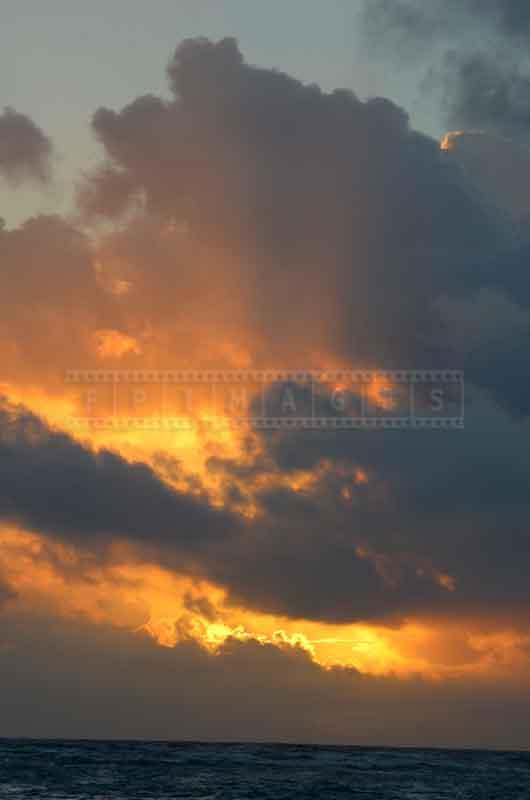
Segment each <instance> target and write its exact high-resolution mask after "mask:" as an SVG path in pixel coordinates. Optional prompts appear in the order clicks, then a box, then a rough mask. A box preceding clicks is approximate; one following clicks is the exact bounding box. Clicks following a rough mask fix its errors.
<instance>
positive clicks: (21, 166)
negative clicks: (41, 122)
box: [0, 108, 52, 183]
mask: <svg viewBox="0 0 530 800" xmlns="http://www.w3.org/2000/svg"><path fill="white" fill-rule="evenodd" d="M51 155H52V145H51V142H50V140H49V139H48V137H47V136H46V135H45V134H44V133H43V132H42V131H41V129H40V128H39V127H38V126H37V125H36V124H35V123H34V122H33V120H31V119H30V118H29V117H27V116H26V115H25V114H20V113H19V112H17V111H15V110H14V109H13V108H5V109H4V111H3V113H2V114H0V175H1V176H3V177H4V178H6V179H7V180H8V181H10V182H13V183H18V182H19V181H23V180H36V181H40V182H42V183H44V182H46V181H48V180H49V179H50V171H51Z"/></svg>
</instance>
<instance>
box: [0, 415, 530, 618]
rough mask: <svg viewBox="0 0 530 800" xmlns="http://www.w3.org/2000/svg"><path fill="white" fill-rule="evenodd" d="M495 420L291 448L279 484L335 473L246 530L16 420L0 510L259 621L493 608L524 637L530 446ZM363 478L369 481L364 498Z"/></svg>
mask: <svg viewBox="0 0 530 800" xmlns="http://www.w3.org/2000/svg"><path fill="white" fill-rule="evenodd" d="M491 418H492V417H491V416H488V414H486V415H485V420H486V421H487V423H486V424H490V422H491ZM493 419H495V416H493ZM496 419H497V425H500V426H501V427H500V429H498V430H495V431H489V432H488V431H487V432H486V434H489V437H488V435H485V433H484V431H482V430H480V431H478V432H476V433H474V434H473V433H470V434H469V436H468V438H467V439H464V438H463V434H456V436H454V437H453V436H451V434H439V436H438V439H436V437H434V439H433V437H432V436H429V435H428V434H427V435H425V434H423V435H422V434H418V435H417V436H416V435H414V434H410V433H409V434H406V435H404V436H403V439H402V440H401V441H400V442H399V443H398V442H396V441H391V440H390V439H389V438H387V437H384V436H378V435H377V434H374V435H373V436H370V435H368V436H367V437H366V438H363V437H362V436H361V437H359V438H356V439H352V438H349V437H347V436H346V437H335V436H333V435H331V434H330V435H329V436H322V437H319V436H318V435H317V436H313V437H309V438H304V439H298V438H296V437H294V438H287V437H280V438H279V439H278V440H274V442H275V443H274V442H273V443H272V445H273V446H271V449H270V454H272V455H273V457H274V463H275V464H276V465H277V467H276V468H277V469H279V470H280V472H281V474H283V475H284V476H286V477H288V476H289V473H290V472H291V471H292V470H293V469H301V468H304V469H313V468H315V467H317V466H318V465H319V463H321V462H322V460H323V459H324V460H326V461H327V462H328V463H329V464H331V468H330V469H329V471H328V472H327V473H326V474H325V475H324V476H323V477H322V479H321V480H319V481H318V482H317V483H316V485H315V486H314V487H313V488H311V489H308V490H306V491H302V492H300V491H294V490H293V489H290V488H268V489H262V490H258V491H257V493H256V501H257V503H258V506H259V508H260V509H261V512H262V513H261V514H260V515H259V516H258V517H257V518H255V519H253V520H246V521H243V518H242V517H240V516H239V515H238V514H236V513H233V512H231V511H229V510H224V511H221V510H219V509H215V508H214V507H212V506H211V505H210V503H209V500H208V496H207V495H206V493H204V494H203V496H202V497H200V496H199V497H192V496H189V495H186V494H182V493H180V492H176V491H174V490H172V489H171V488H169V487H168V486H167V485H166V484H164V483H163V482H162V481H161V480H160V479H159V478H158V477H157V476H156V475H155V474H154V473H153V472H152V471H151V470H150V469H149V468H148V467H146V466H145V465H142V464H129V463H127V462H125V461H124V460H122V459H121V458H120V457H119V456H117V455H115V454H113V453H110V452H107V451H100V452H99V453H98V454H94V453H92V452H90V451H88V450H86V449H85V448H83V447H82V446H81V445H79V444H76V443H75V442H73V441H72V440H71V439H70V438H69V437H68V436H66V435H65V434H60V433H55V432H53V431H50V430H48V429H47V428H46V427H45V426H44V425H43V424H42V423H41V422H40V421H39V420H37V419H36V418H35V417H33V416H31V415H29V414H27V413H24V412H23V411H21V410H20V409H18V410H17V409H13V408H10V407H5V408H4V409H3V411H2V415H1V420H0V422H1V437H0V478H1V480H0V512H1V517H2V519H3V520H4V521H7V522H9V521H16V522H17V523H19V524H22V525H23V526H24V527H26V528H28V529H30V530H35V531H38V532H40V533H41V534H45V535H48V536H51V537H52V538H57V537H59V538H61V539H63V540H65V541H67V542H70V543H74V544H77V545H80V546H81V547H82V548H83V549H85V550H87V551H88V552H92V553H94V554H95V555H96V556H97V557H99V558H109V557H111V556H110V552H109V545H110V543H111V542H113V541H115V540H117V539H122V540H126V541H129V542H131V543H132V544H133V545H135V546H136V548H137V551H138V556H139V557H144V558H148V559H150V560H154V561H156V562H158V563H160V564H162V565H163V566H166V567H168V568H170V569H173V570H176V571H178V572H181V573H185V574H191V575H195V576H199V577H201V576H202V577H207V578H210V579H211V580H213V581H215V582H218V583H220V584H221V585H223V586H224V587H226V589H227V590H228V593H229V598H230V599H231V600H232V601H233V602H236V603H241V604H244V605H246V606H247V607H253V608H255V609H257V610H260V611H266V612H275V613H279V614H286V615H288V616H292V617H302V618H309V619H319V620H326V621H335V622H350V621H376V622H377V621H378V622H383V623H385V622H386V623H390V624H395V623H398V622H400V621H402V620H403V619H405V618H407V617H411V616H412V617H415V618H418V617H420V618H421V617H426V618H431V617H433V616H438V617H442V618H443V617H446V618H454V617H455V615H460V616H461V617H462V618H465V617H467V618H470V619H471V618H474V619H477V618H481V617H482V615H483V613H484V608H485V607H487V606H488V604H489V605H491V606H492V609H491V617H492V619H491V624H492V625H496V624H497V622H498V621H499V620H500V621H502V620H504V622H505V623H506V621H507V620H509V621H510V625H522V626H523V627H524V626H525V625H527V624H528V610H527V603H526V581H527V573H528V569H529V568H530V563H529V562H528V558H527V555H526V554H527V547H526V529H525V519H526V518H527V516H528V512H529V510H530V509H528V477H527V476H528V472H529V470H530V463H528V457H527V451H528V447H527V441H526V438H525V437H523V436H520V435H518V434H517V433H514V429H513V428H511V427H510V426H511V425H513V423H506V421H503V418H502V416H501V415H498V416H497V418H496ZM503 425H504V426H505V427H504V428H503V427H502V426H503ZM459 437H460V438H459ZM356 466H357V467H360V468H362V469H363V470H364V471H365V474H366V475H367V482H366V483H362V484H361V485H358V486H356V485H355V482H354V481H353V479H352V473H353V470H354V468H355V467H356ZM215 468H216V469H217V470H218V472H219V474H221V475H223V472H224V479H225V482H226V485H227V486H230V482H231V480H233V478H234V476H237V477H239V478H241V477H243V478H245V477H248V476H241V473H240V471H239V474H238V467H237V464H236V465H234V466H232V464H231V463H230V462H224V463H222V462H217V464H216V465H215ZM274 468H275V467H274V464H271V463H270V461H269V463H266V462H265V461H263V462H262V463H261V464H260V462H259V460H258V462H257V463H256V465H255V467H254V474H255V475H257V476H259V477H263V478H265V479H266V478H267V477H268V476H270V475H272V474H273V470H274ZM287 487H288V484H287ZM344 488H348V489H349V490H350V496H349V499H348V500H347V501H346V500H345V499H344V496H343V493H342V490H343V489H344ZM279 565H280V566H281V568H279Z"/></svg>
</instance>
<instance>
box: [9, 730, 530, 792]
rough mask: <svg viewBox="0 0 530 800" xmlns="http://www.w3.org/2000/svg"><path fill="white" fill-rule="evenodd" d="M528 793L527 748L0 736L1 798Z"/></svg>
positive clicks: (529, 754)
mask: <svg viewBox="0 0 530 800" xmlns="http://www.w3.org/2000/svg"><path fill="white" fill-rule="evenodd" d="M350 797H351V798H370V800H425V798H428V800H434V798H435V799H436V800H515V798H517V799H518V800H519V798H520V799H521V800H523V798H524V800H529V799H530V753H508V752H504V753H494V752H479V751H457V750H455V751H451V750H393V749H375V748H357V747H317V746H305V745H249V744H221V745H218V744H200V743H182V744H181V743H164V742H156V743H152V742H149V743H148V742H79V741H76V742H74V741H34V740H27V739H25V740H15V739H3V740H2V739H0V798H2V799H3V798H11V800H22V799H24V800H25V799H26V798H46V800H54V799H55V798H57V799H58V798H61V800H96V799H97V800H118V799H119V800H140V798H156V800H165V799H166V798H196V799H197V800H199V798H200V799H201V800H221V798H230V799H231V800H232V799H233V800H246V799H247V798H253V799H254V798H267V799H268V798H271V800H281V798H318V800H326V799H327V798H329V799H330V800H331V798H350Z"/></svg>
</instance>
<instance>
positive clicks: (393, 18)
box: [361, 0, 530, 141]
mask: <svg viewBox="0 0 530 800" xmlns="http://www.w3.org/2000/svg"><path fill="white" fill-rule="evenodd" d="M361 19H362V22H363V31H364V35H365V36H366V37H367V38H368V41H369V42H372V43H375V45H376V47H377V51H378V53H380V55H381V57H383V58H385V59H386V58H390V59H391V60H392V59H394V60H397V61H401V62H402V63H405V62H407V61H408V62H409V63H412V62H413V61H414V60H415V61H416V62H419V63H420V64H423V67H424V76H425V77H424V82H423V83H424V87H425V86H427V87H428V90H429V92H432V91H433V90H436V89H437V88H441V90H442V95H441V100H442V102H443V106H444V111H445V115H446V121H447V124H448V125H449V127H456V128H462V127H464V128H481V129H484V130H487V131H491V132H495V133H501V134H504V135H509V136H513V137H516V138H519V139H520V140H524V141H528V140H529V134H530V131H529V124H530V68H529V64H528V59H527V49H528V42H529V38H530V7H529V5H528V3H526V2H522V1H521V0H512V1H510V0H484V1H483V0H462V1H461V2H452V1H450V2H447V0H429V2H421V3H420V2H418V0H405V1H403V0H400V2H390V1H389V0H375V2H372V0H370V1H369V2H367V3H365V5H364V8H363V13H362V16H361Z"/></svg>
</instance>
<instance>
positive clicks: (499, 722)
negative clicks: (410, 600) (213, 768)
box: [0, 612, 529, 768]
mask: <svg viewBox="0 0 530 800" xmlns="http://www.w3.org/2000/svg"><path fill="white" fill-rule="evenodd" d="M0 648H1V652H2V658H1V660H0V681H1V683H2V687H3V689H4V703H3V713H2V718H1V721H0V735H2V736H24V737H27V736H31V737H52V738H67V739H73V738H83V739H87V738H90V739H96V738H102V739H113V738H119V739H142V740H146V739H152V740H156V741H170V742H171V741H176V740H179V741H182V740H191V741H255V742H256V741H257V742H260V741H261V742H278V741H281V742H296V743H299V742H308V743H313V742H320V743H323V744H336V743H341V742H342V743H348V744H367V743H372V744H377V745H378V746H384V745H387V746H392V745H397V744H399V745H404V744H406V745H411V746H421V747H425V746H446V747H449V746H450V747H452V748H455V747H465V746H474V747H483V748H486V747H490V748H524V747H526V746H527V742H528V696H529V692H528V679H527V678H524V677H522V678H521V679H520V680H519V685H518V686H509V685H503V684H499V683H498V682H493V681H491V680H489V679H481V678H478V679H477V678H474V679H473V680H472V681H470V680H469V679H465V678H464V679H455V680H452V681H448V682H447V683H441V682H431V681H423V680H421V679H417V678H410V679H407V680H403V679H397V678H395V677H392V676H389V677H386V678H374V677H369V676H363V675H360V674H359V673H357V672H356V671H355V670H345V669H333V670H323V669H322V668H320V667H318V666H317V665H316V664H314V663H313V662H312V661H311V660H310V658H309V657H308V656H307V654H306V653H304V652H303V651H302V650H300V649H298V648H290V647H277V646H273V645H261V644H258V643H256V642H248V643H242V642H237V641H234V640H229V641H227V642H226V644H225V645H224V646H223V648H222V649H221V651H220V652H219V653H218V654H216V655H212V654H208V653H206V652H205V651H203V650H201V649H200V648H198V647H197V646H196V645H195V644H194V643H192V642H188V643H183V644H181V645H179V646H178V647H175V648H164V647H158V646H157V645H155V644H154V643H153V642H152V641H151V640H149V639H148V638H147V637H145V636H140V635H138V634H131V633H127V632H125V631H117V630H116V629H114V628H112V629H111V628H108V627H106V626H101V625H100V626H94V625H90V624H88V623H86V622H82V621H80V620H72V621H61V622H58V621H57V620H51V619H49V618H46V617H45V616H43V615H36V616H34V617H33V618H28V617H25V616H24V615H21V614H16V613H14V612H12V613H10V614H5V613H4V614H3V615H1V616H0ZM80 686H82V687H83V691H82V692H79V687H80ZM36 708H37V709H38V710H39V713H38V714H36V713H35V709H36ZM168 747H169V745H168ZM171 752H172V758H174V757H177V754H176V753H175V752H174V751H173V750H172V751H171ZM270 755H272V754H270ZM304 768H307V763H305V767H304Z"/></svg>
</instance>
